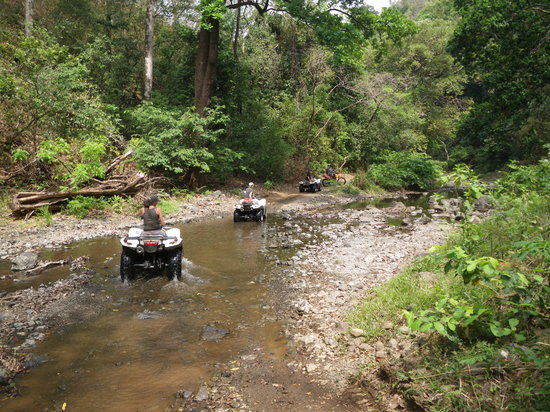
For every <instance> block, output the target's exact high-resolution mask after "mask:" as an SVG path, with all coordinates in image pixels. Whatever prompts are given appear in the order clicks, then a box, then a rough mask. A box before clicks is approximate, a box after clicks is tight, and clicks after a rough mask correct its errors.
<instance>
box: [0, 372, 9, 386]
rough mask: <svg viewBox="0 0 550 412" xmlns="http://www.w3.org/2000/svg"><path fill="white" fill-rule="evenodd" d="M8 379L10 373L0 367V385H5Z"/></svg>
mask: <svg viewBox="0 0 550 412" xmlns="http://www.w3.org/2000/svg"><path fill="white" fill-rule="evenodd" d="M9 381H10V375H9V374H8V371H7V370H6V369H4V368H0V385H7V384H8V383H9Z"/></svg>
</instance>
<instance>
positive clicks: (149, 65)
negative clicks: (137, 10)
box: [143, 0, 155, 100]
mask: <svg viewBox="0 0 550 412" xmlns="http://www.w3.org/2000/svg"><path fill="white" fill-rule="evenodd" d="M154 14H155V10H154V0H146V11H145V53H144V56H145V59H144V60H145V62H144V73H143V97H144V99H145V100H149V99H150V98H151V91H152V90H153V36H154V24H155V19H154V17H155V15H154Z"/></svg>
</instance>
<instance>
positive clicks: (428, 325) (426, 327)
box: [418, 322, 433, 332]
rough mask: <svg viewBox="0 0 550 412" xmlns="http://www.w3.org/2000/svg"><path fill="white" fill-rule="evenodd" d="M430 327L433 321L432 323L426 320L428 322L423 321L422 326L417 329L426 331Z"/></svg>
mask: <svg viewBox="0 0 550 412" xmlns="http://www.w3.org/2000/svg"><path fill="white" fill-rule="evenodd" d="M432 327H433V323H432V322H428V323H424V324H423V325H422V326H420V328H418V330H419V331H420V332H427V331H428V330H430V329H431V328H432Z"/></svg>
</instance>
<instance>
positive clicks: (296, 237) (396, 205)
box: [173, 198, 450, 411]
mask: <svg viewBox="0 0 550 412" xmlns="http://www.w3.org/2000/svg"><path fill="white" fill-rule="evenodd" d="M318 202H319V203H323V204H324V203H326V201H325V202H323V201H322V199H321V198H319V199H318ZM279 215H280V216H282V217H283V219H284V224H283V225H282V227H280V228H278V229H277V230H274V231H273V232H272V233H270V238H271V240H270V243H269V244H268V250H267V251H265V253H266V255H267V257H268V258H270V259H272V260H273V261H274V263H275V264H276V268H275V269H274V270H273V272H272V273H271V274H270V276H269V278H268V279H266V281H267V282H268V284H269V290H270V292H271V299H270V302H271V306H272V308H273V315H274V316H276V317H277V319H279V320H280V321H281V322H282V324H283V333H284V336H285V338H286V339H287V340H288V344H287V354H286V361H285V362H284V364H283V365H278V364H277V362H275V361H273V360H272V359H270V357H269V356H268V354H265V353H261V352H260V353H258V352H252V353H250V354H248V355H243V356H241V358H240V359H239V360H237V361H235V363H234V364H232V365H227V368H225V369H224V370H223V371H222V372H221V373H220V374H219V376H217V377H215V378H214V379H213V380H212V381H211V382H208V383H205V384H204V385H203V386H202V387H201V388H200V390H199V391H198V392H197V393H196V395H195V394H193V393H192V392H190V391H187V392H185V393H186V394H187V398H186V399H184V398H185V396H184V395H183V393H184V392H182V393H180V394H179V395H178V396H179V397H180V399H178V400H177V402H175V404H174V405H173V407H174V408H182V409H183V410H188V409H187V408H191V407H197V405H201V406H202V407H205V408H209V409H213V410H219V411H222V410H265V411H271V410H277V408H278V407H283V409H284V407H288V408H291V409H292V410H294V411H306V410H323V411H344V410H346V411H352V410H372V411H380V410H394V409H396V410H397V409H407V408H406V406H405V401H404V400H402V399H399V398H396V397H393V396H390V395H389V394H387V393H385V394H384V396H380V395H381V394H373V393H371V392H370V391H368V390H364V389H361V388H359V387H355V386H353V385H352V384H351V383H350V376H352V375H354V374H356V373H357V372H358V370H359V369H360V368H361V367H363V366H364V365H377V364H379V362H383V361H385V360H388V359H391V358H394V357H399V356H401V354H402V353H404V352H406V351H408V350H410V349H411V341H410V340H409V339H408V338H407V337H406V336H405V335H407V334H408V331H407V329H406V328H405V327H402V328H401V331H402V334H403V336H401V337H399V336H397V337H393V336H392V337H391V338H390V337H388V339H386V340H379V341H378V342H376V343H375V344H367V343H366V342H365V340H364V338H363V337H362V335H363V331H361V330H357V329H353V328H351V327H350V326H349V324H348V323H347V322H346V316H347V315H348V314H349V312H350V311H351V310H352V309H353V307H354V306H355V305H356V304H357V303H358V302H359V301H360V300H361V298H363V297H364V295H365V293H366V292H367V291H368V290H369V289H370V288H372V287H373V286H375V285H378V284H381V283H383V282H385V281H387V280H388V279H390V278H391V277H393V276H395V275H396V274H397V273H398V272H399V271H400V270H401V269H402V268H403V267H404V266H405V265H407V264H408V263H409V262H411V261H412V260H413V259H414V258H416V257H420V256H422V255H424V254H426V253H427V251H428V249H429V248H430V247H431V246H433V245H435V244H439V243H442V242H444V241H445V239H446V237H447V236H448V234H449V231H450V225H449V224H448V223H447V221H446V220H445V219H436V220H432V219H431V218H428V217H427V216H424V215H423V212H422V210H420V209H418V208H416V207H407V206H405V205H404V204H403V203H402V202H400V201H394V202H392V203H391V204H390V206H389V207H386V208H383V209H382V208H377V207H374V206H370V207H366V208H365V209H361V210H355V209H337V210H336V209H334V208H325V207H320V208H319V207H317V208H313V209H312V208H311V206H310V207H306V206H305V205H304V204H300V203H290V204H287V205H283V206H282V207H281V208H280V210H279ZM396 218H399V219H402V220H403V219H405V222H407V220H406V219H408V220H409V221H408V223H404V224H403V223H402V224H401V225H399V226H392V225H388V223H387V222H388V220H391V219H396ZM403 225H405V226H403ZM289 250H293V253H288V252H287V251H289ZM286 257H288V258H286ZM394 326H395V325H387V328H388V329H390V328H393V327H394ZM281 369H283V370H286V372H281ZM233 370H235V371H233ZM259 371H263V372H259ZM289 377H290V378H289ZM180 395H181V396H180ZM386 395H387V396H386ZM266 401H268V402H267V403H266ZM196 410H201V409H200V408H198V409H196ZM289 410H290V409H289Z"/></svg>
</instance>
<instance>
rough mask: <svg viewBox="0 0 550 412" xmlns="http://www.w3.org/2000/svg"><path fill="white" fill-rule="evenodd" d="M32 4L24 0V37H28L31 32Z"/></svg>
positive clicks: (30, 1)
mask: <svg viewBox="0 0 550 412" xmlns="http://www.w3.org/2000/svg"><path fill="white" fill-rule="evenodd" d="M32 2H33V0H25V36H30V35H31V31H32V24H33V21H32V11H33V8H32Z"/></svg>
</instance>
